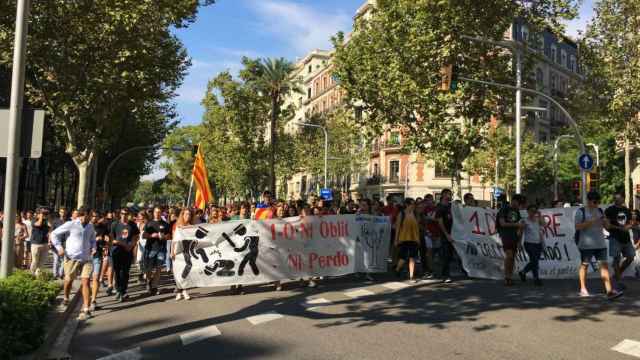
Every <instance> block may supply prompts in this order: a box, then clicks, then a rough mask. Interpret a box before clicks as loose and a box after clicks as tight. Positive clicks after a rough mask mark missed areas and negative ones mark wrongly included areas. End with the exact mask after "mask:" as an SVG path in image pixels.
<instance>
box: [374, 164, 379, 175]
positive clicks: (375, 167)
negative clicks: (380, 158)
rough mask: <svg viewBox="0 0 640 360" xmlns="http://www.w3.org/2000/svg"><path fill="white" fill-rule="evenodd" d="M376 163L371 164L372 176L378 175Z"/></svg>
mask: <svg viewBox="0 0 640 360" xmlns="http://www.w3.org/2000/svg"><path fill="white" fill-rule="evenodd" d="M378 171H379V169H378V164H373V176H378Z"/></svg>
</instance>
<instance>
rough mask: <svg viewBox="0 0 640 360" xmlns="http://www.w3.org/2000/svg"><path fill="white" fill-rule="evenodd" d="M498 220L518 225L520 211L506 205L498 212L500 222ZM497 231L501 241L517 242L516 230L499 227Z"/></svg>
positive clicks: (514, 228)
mask: <svg viewBox="0 0 640 360" xmlns="http://www.w3.org/2000/svg"><path fill="white" fill-rule="evenodd" d="M500 219H502V221H503V222H508V223H518V222H520V220H522V217H521V216H520V210H518V209H515V208H512V207H511V206H509V205H507V206H504V207H503V208H501V209H500V211H498V221H500ZM498 229H499V230H498V233H499V234H500V238H501V239H503V240H511V241H518V228H516V227H511V226H509V227H506V226H499V227H498Z"/></svg>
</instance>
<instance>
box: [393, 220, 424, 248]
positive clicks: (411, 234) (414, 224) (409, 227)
mask: <svg viewBox="0 0 640 360" xmlns="http://www.w3.org/2000/svg"><path fill="white" fill-rule="evenodd" d="M400 216H401V215H400ZM408 241H413V242H419V241H420V230H419V229H418V221H417V220H416V217H415V216H412V215H409V216H407V215H406V214H405V217H404V221H403V222H402V225H401V226H400V229H399V230H398V242H399V243H402V242H408Z"/></svg>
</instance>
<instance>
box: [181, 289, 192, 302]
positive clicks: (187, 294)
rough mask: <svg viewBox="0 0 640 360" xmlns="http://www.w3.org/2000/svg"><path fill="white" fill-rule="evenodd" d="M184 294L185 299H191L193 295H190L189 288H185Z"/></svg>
mask: <svg viewBox="0 0 640 360" xmlns="http://www.w3.org/2000/svg"><path fill="white" fill-rule="evenodd" d="M182 296H184V299H185V300H191V296H189V293H188V292H187V290H184V291H183V292H182Z"/></svg>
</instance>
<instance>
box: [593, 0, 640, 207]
mask: <svg viewBox="0 0 640 360" xmlns="http://www.w3.org/2000/svg"><path fill="white" fill-rule="evenodd" d="M638 28H640V7H639V6H638V2H637V1H636V0H601V1H599V2H597V3H596V6H595V17H594V19H593V21H592V23H591V24H590V26H589V27H588V30H587V33H586V37H585V39H584V41H583V44H582V45H583V46H582V49H583V51H582V55H581V57H582V61H583V62H584V66H585V69H586V75H587V76H586V83H587V85H588V86H586V90H585V91H584V92H583V93H582V94H581V95H582V97H583V98H585V99H587V101H588V102H589V103H590V104H591V105H592V106H589V107H585V108H584V109H585V110H586V109H588V110H591V111H593V114H591V119H593V118H594V117H596V116H597V117H598V119H597V121H601V122H604V124H605V126H606V128H608V129H611V130H613V131H615V132H617V133H619V134H621V136H620V138H619V140H620V143H622V144H623V148H624V170H625V171H624V191H625V194H626V201H627V204H629V205H631V194H632V189H631V155H632V154H631V150H632V149H631V148H632V145H633V143H635V141H634V139H635V138H637V136H638V135H640V76H638V74H639V73H638V69H640V33H638V31H636V30H634V29H638ZM594 114H595V115H596V116H594Z"/></svg>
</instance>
